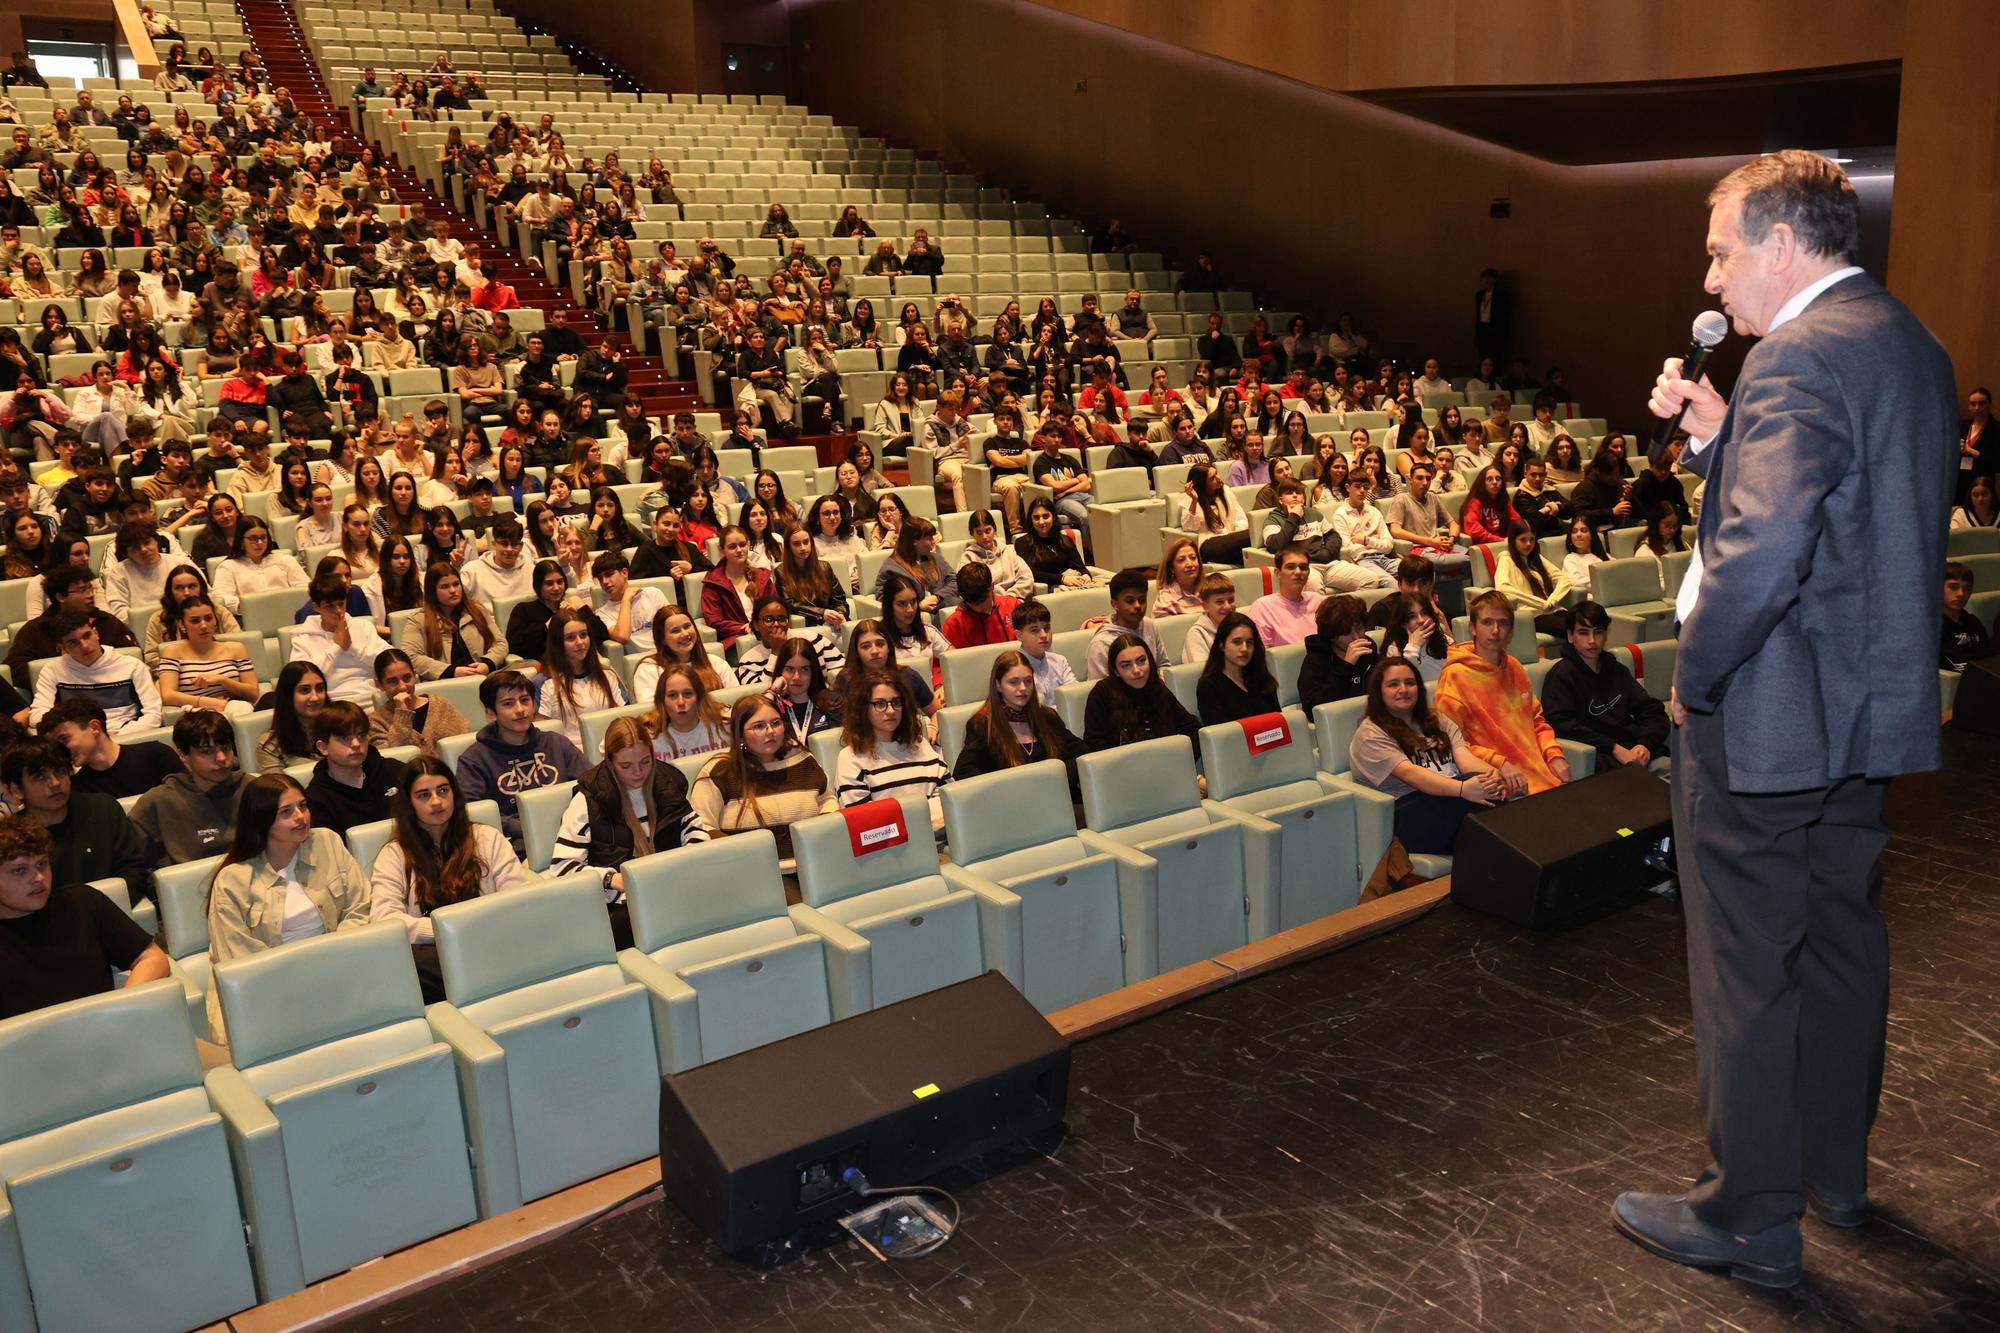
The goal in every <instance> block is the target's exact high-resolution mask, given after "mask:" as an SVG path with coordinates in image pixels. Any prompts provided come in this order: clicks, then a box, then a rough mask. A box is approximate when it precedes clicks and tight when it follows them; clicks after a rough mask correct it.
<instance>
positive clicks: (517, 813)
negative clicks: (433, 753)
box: [458, 671, 590, 853]
mask: <svg viewBox="0 0 2000 1333" xmlns="http://www.w3.org/2000/svg"><path fill="white" fill-rule="evenodd" d="M479 702H480V703H481V704H483V705H484V706H485V708H486V725H485V726H484V727H482V728H480V731H479V736H478V737H477V739H475V740H474V741H473V742H472V744H471V745H469V746H467V747H466V750H465V753H464V754H462V755H460V756H459V757H458V790H459V793H460V795H462V796H463V797H464V798H465V799H466V800H467V801H483V800H486V799H487V798H489V797H491V798H492V799H493V800H495V801H497V802H499V805H500V827H501V830H502V831H503V832H504V833H506V835H507V838H508V841H510V842H512V843H513V844H514V850H515V851H516V852H517V853H518V852H521V851H522V850H523V848H522V844H521V793H522V792H526V791H533V790H535V789H536V788H537V787H553V786H556V785H557V784H558V783H563V782H569V781H571V780H572V779H575V778H580V777H582V776H583V775H584V774H585V773H587V772H589V771H590V765H589V764H588V763H586V762H584V758H583V751H581V750H579V749H577V748H576V746H575V745H574V744H572V743H571V741H570V739H569V738H568V737H567V736H565V735H563V734H562V733H561V732H560V731H544V730H542V729H541V728H539V727H537V726H536V725H535V690H534V687H533V686H532V685H531V684H529V683H528V678H527V677H526V676H524V675H522V674H521V673H520V672H518V671H496V672H494V673H493V674H492V675H490V676H488V677H486V679H484V680H482V681H480V682H479Z"/></svg>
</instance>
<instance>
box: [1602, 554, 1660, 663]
mask: <svg viewBox="0 0 2000 1333" xmlns="http://www.w3.org/2000/svg"><path fill="white" fill-rule="evenodd" d="M1589 591H1590V597H1591V600H1592V601H1595V602H1596V603H1597V604H1598V605H1600V606H1602V607H1603V608H1604V609H1605V610H1607V611H1609V612H1610V613H1611V637H1610V642H1611V643H1612V644H1613V645H1614V646H1616V645H1618V644H1622V643H1644V642H1646V641H1647V640H1649V639H1664V638H1667V637H1669V636H1670V635H1671V634H1672V633H1673V629H1674V604H1673V603H1672V602H1670V601H1668V600H1667V599H1666V598H1665V597H1664V596H1662V594H1661V591H1660V566H1659V565H1658V564H1657V563H1655V562H1654V561H1653V560H1652V559H1651V558H1650V557H1648V556H1634V557H1632V558H1630V559H1625V560H1606V561H1603V562H1601V563H1599V564H1595V565H1592V566H1591V567H1590V589H1589Z"/></svg>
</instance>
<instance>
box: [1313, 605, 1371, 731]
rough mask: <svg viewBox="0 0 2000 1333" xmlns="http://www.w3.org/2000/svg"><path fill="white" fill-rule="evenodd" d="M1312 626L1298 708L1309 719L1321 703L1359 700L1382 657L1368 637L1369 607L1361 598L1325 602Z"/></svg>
mask: <svg viewBox="0 0 2000 1333" xmlns="http://www.w3.org/2000/svg"><path fill="white" fill-rule="evenodd" d="M1313 625H1314V629H1313V632H1312V633H1311V634H1310V635H1308V636H1307V637H1306V656H1305V660H1304V661H1303V662H1301V663H1299V707H1300V708H1302V709H1304V710H1305V714H1306V716H1307V717H1311V716H1312V711H1313V709H1315V708H1318V707H1319V706H1320V705H1321V704H1324V703H1332V702H1333V701H1334V700H1336V699H1358V698H1360V697H1361V695H1362V694H1363V693H1364V692H1366V690H1367V688H1368V673H1369V672H1371V671H1373V670H1374V669H1375V662H1376V659H1377V658H1378V657H1379V656H1380V654H1378V653H1377V652H1376V651H1375V643H1374V641H1373V640H1372V639H1370V638H1369V637H1368V608H1367V607H1365V606H1363V605H1362V604H1361V599H1360V598H1358V597H1329V598H1327V599H1326V600H1324V601H1322V602H1321V603H1320V604H1319V610H1318V611H1316V612H1314V613H1313Z"/></svg>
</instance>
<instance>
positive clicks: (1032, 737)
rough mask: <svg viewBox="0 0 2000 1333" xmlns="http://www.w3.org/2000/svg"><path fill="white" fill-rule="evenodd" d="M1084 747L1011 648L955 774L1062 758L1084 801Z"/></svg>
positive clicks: (968, 732) (991, 679) (996, 666)
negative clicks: (1080, 778) (1080, 773)
mask: <svg viewBox="0 0 2000 1333" xmlns="http://www.w3.org/2000/svg"><path fill="white" fill-rule="evenodd" d="M1134 642H1137V641H1136V640H1134ZM1083 750H1084V745H1083V742H1082V741H1081V740H1079V739H1078V738H1077V737H1076V736H1075V735H1074V734H1073V733H1072V732H1071V731H1070V729H1069V728H1068V727H1066V726H1064V725H1063V721H1062V718H1060V717H1058V716H1057V715H1056V711H1055V709H1053V708H1050V707H1048V706H1047V705H1045V704H1043V703H1042V702H1041V698H1040V695H1039V693H1038V692H1037V690H1036V687H1035V672H1034V668H1033V667H1031V666H1029V665H1028V660H1027V656H1026V654H1024V653H1017V652H1014V651H1012V650H1011V649H1010V650H1008V651H1007V652H1003V653H1001V654H1000V655H999V656H998V657H996V658H994V659H993V671H992V673H991V674H990V675H989V676H988V677H987V684H986V702H985V703H984V704H982V705H980V707H979V711H978V712H976V713H974V714H973V715H972V716H971V717H969V718H967V719H966V721H965V740H964V742H963V743H962V744H961V745H960V746H959V747H958V762H957V763H955V764H953V765H952V770H951V775H952V777H953V778H959V779H962V778H970V777H977V776H978V775H979V774H981V773H997V772H999V771H1000V770H1001V769H1006V768H1019V767H1020V766H1021V765H1023V764H1035V763H1040V762H1041V761H1042V760H1044V759H1057V760H1061V761H1062V763H1063V765H1064V766H1065V767H1067V768H1068V769H1069V788H1070V799H1071V800H1081V799H1082V797H1081V796H1080V795H1078V793H1077V774H1076V760H1077V756H1078V755H1080V754H1082V753H1083Z"/></svg>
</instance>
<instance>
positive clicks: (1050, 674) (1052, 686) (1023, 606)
mask: <svg viewBox="0 0 2000 1333" xmlns="http://www.w3.org/2000/svg"><path fill="white" fill-rule="evenodd" d="M1008 620H1009V623H1011V624H1012V625H1013V627H1014V645H1015V648H1016V650H1017V651H1018V652H1019V653H1020V654H1021V658H1022V660H1023V661H1025V662H1027V664H1028V667H1029V669H1030V670H1032V671H1033V672H1034V673H1035V693H1036V694H1037V695H1039V696H1040V697H1041V698H1044V699H1053V698H1055V697H1056V691H1057V690H1059V689H1061V688H1062V687H1063V686H1065V685H1074V684H1076V672H1075V671H1073V670H1072V669H1071V668H1070V664H1069V659H1068V658H1067V657H1064V656H1063V655H1062V654H1061V653H1058V652H1053V651H1051V650H1050V647H1049V645H1050V644H1052V643H1054V642H1055V637H1056V636H1055V617H1053V616H1052V615H1050V614H1049V608H1048V607H1046V606H1044V605H1043V604H1042V603H1040V602H1038V601H1035V600H1034V599H1033V598H1030V599H1029V600H1027V601H1025V602H1021V603H1019V604H1017V605H1016V606H1015V607H1014V611H1013V614H1012V615H1010V616H1009V617H1008Z"/></svg>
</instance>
